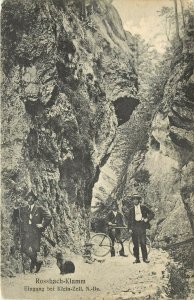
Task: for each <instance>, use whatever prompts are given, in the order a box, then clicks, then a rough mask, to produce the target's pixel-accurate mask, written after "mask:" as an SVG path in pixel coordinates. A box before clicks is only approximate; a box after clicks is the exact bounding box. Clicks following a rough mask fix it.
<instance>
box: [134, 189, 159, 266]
mask: <svg viewBox="0 0 194 300" xmlns="http://www.w3.org/2000/svg"><path fill="white" fill-rule="evenodd" d="M132 200H133V207H132V208H131V209H130V211H129V217H128V227H129V231H131V232H132V241H133V245H134V248H133V252H134V256H135V258H136V260H135V261H134V263H140V259H139V243H140V246H141V252H142V257H143V261H144V262H145V263H149V260H148V254H147V248H146V229H149V228H150V224H149V221H150V220H152V219H153V218H154V213H153V212H152V211H151V210H150V209H149V208H148V207H147V206H145V205H142V204H140V202H141V197H140V196H139V195H138V194H135V195H133V196H132Z"/></svg>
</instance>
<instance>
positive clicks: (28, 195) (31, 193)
mask: <svg viewBox="0 0 194 300" xmlns="http://www.w3.org/2000/svg"><path fill="white" fill-rule="evenodd" d="M30 196H32V197H33V198H34V200H35V201H36V200H38V198H37V196H36V195H35V194H34V192H33V191H32V190H31V191H30V192H28V193H27V195H26V197H25V198H26V199H27V198H28V197H30Z"/></svg>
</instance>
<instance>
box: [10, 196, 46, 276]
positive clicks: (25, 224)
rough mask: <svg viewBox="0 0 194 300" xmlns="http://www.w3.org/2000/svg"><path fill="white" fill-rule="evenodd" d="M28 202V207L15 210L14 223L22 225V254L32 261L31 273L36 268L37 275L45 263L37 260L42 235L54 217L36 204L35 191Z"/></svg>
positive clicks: (28, 198)
mask: <svg viewBox="0 0 194 300" xmlns="http://www.w3.org/2000/svg"><path fill="white" fill-rule="evenodd" d="M26 200H27V202H28V205H26V206H22V207H20V208H16V209H15V210H14V214H13V221H14V222H15V223H19V225H20V240H21V252H23V253H25V254H26V255H27V256H28V257H29V258H30V259H31V264H30V272H31V273H32V272H33V270H34V268H35V267H36V270H35V272H36V273H37V272H38V271H39V270H40V268H41V266H42V263H43V261H41V260H39V261H38V260H37V252H39V251H40V240H41V234H42V232H43V231H44V230H45V229H46V227H47V226H48V225H49V224H50V222H51V220H52V217H51V215H50V213H49V211H48V210H46V209H45V208H43V207H42V206H39V205H37V204H36V201H37V197H36V196H35V194H34V193H33V191H30V192H29V193H28V194H27V196H26Z"/></svg>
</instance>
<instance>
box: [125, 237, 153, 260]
mask: <svg viewBox="0 0 194 300" xmlns="http://www.w3.org/2000/svg"><path fill="white" fill-rule="evenodd" d="M133 247H134V246H133V241H132V237H131V238H130V240H129V252H130V253H131V255H133V256H134V254H133ZM146 247H147V253H148V254H149V253H150V250H151V247H152V244H151V241H150V239H149V237H147V236H146ZM139 254H140V257H141V255H142V253H141V246H140V245H139Z"/></svg>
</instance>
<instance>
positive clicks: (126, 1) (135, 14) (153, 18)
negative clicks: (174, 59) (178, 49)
mask: <svg viewBox="0 0 194 300" xmlns="http://www.w3.org/2000/svg"><path fill="white" fill-rule="evenodd" d="M112 4H113V5H114V6H115V8H116V9H117V11H118V12H119V15H120V17H121V19H122V22H123V27H124V29H125V30H127V31H130V32H131V33H132V34H140V35H141V37H142V38H144V39H145V40H146V41H147V42H150V43H151V44H153V45H154V47H155V48H156V50H157V51H158V52H160V53H163V52H164V51H165V47H166V45H167V39H166V36H165V29H164V24H163V21H162V18H161V17H159V15H158V12H157V11H159V10H160V9H161V8H162V7H163V6H167V7H174V6H173V5H174V2H173V0H113V2H112Z"/></svg>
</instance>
